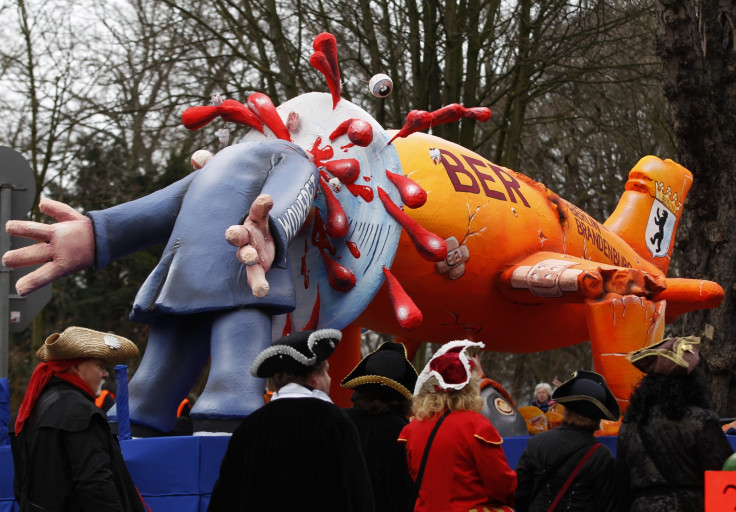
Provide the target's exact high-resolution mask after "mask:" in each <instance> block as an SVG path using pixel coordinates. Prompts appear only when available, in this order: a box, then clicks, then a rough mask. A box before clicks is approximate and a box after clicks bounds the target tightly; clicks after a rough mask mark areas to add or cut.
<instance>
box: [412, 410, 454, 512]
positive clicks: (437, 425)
mask: <svg viewBox="0 0 736 512" xmlns="http://www.w3.org/2000/svg"><path fill="white" fill-rule="evenodd" d="M448 414H450V410H449V409H448V410H446V411H445V413H444V414H443V415H442V416H440V419H438V420H437V423H435V424H434V428H433V429H432V432H431V433H430V434H429V439H427V446H426V447H425V448H424V455H422V462H421V463H420V464H419V471H417V479H416V480H414V492H413V493H412V498H411V500H409V512H413V510H414V507H416V504H417V498H418V497H419V489H420V488H421V487H422V477H423V476H424V466H426V465H427V457H429V448H430V447H431V446H432V441H433V440H434V436H435V435H436V434H437V430H438V429H439V428H440V425H442V422H443V421H445V418H446V417H447V415H448Z"/></svg>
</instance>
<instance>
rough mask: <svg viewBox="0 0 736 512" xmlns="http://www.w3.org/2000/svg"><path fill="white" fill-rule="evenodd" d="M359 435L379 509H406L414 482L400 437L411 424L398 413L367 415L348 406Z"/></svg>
mask: <svg viewBox="0 0 736 512" xmlns="http://www.w3.org/2000/svg"><path fill="white" fill-rule="evenodd" d="M346 412H347V413H348V416H350V419H351V420H353V423H355V426H356V427H357V429H358V434H360V441H361V444H362V446H363V453H364V454H365V461H366V463H367V464H368V473H370V475H371V482H372V483H373V497H374V499H375V503H376V510H377V511H380V512H406V511H407V510H409V500H410V499H411V496H412V491H413V487H414V483H413V482H412V480H411V476H410V475H409V466H408V465H407V461H406V450H405V448H404V443H399V442H398V441H397V440H398V438H399V434H400V433H401V429H402V428H404V426H406V425H407V424H408V423H409V420H408V418H406V417H404V416H403V415H402V414H400V413H399V412H388V413H386V414H368V413H367V412H365V411H363V410H361V409H356V408H352V409H347V410H346Z"/></svg>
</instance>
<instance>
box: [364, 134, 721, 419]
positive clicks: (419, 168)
mask: <svg viewBox="0 0 736 512" xmlns="http://www.w3.org/2000/svg"><path fill="white" fill-rule="evenodd" d="M393 144H395V145H396V147H397V151H398V153H399V157H400V159H401V166H402V169H404V172H405V173H407V174H408V175H409V176H410V177H411V178H412V179H413V180H414V181H415V182H416V183H417V184H419V185H420V186H421V187H422V188H423V189H424V190H426V191H427V201H426V203H425V204H424V205H423V206H422V207H420V208H417V209H414V210H411V209H406V212H407V214H408V215H409V216H410V217H411V218H412V219H413V220H414V221H416V222H417V223H418V224H419V225H421V226H423V227H424V228H426V229H427V230H429V231H431V232H432V233H435V234H436V235H439V236H440V237H441V238H443V239H444V240H446V242H447V245H448V255H447V257H446V258H445V259H444V260H442V261H440V262H436V263H435V262H428V261H426V260H424V259H422V258H420V257H418V256H417V252H416V251H415V250H414V249H413V247H412V243H411V241H410V237H409V235H408V233H407V232H406V231H405V232H403V233H402V235H401V238H400V241H399V246H398V251H397V254H396V258H395V260H394V263H393V265H392V267H391V273H392V274H393V275H394V276H396V278H397V279H398V280H399V281H400V282H401V284H402V287H403V289H404V290H405V292H406V293H407V295H408V296H409V297H411V298H412V299H413V301H414V304H415V305H416V308H417V310H419V311H421V316H422V322H421V324H420V325H416V326H412V328H406V327H402V325H401V323H400V322H399V321H397V320H396V316H395V315H394V314H393V313H392V311H393V307H392V303H391V297H390V295H391V294H390V290H389V289H388V286H384V287H383V288H382V289H381V290H380V291H379V293H378V294H377V296H376V298H375V299H374V300H373V301H372V302H371V304H370V305H369V306H368V307H367V308H366V309H365V311H364V312H363V313H362V314H361V315H360V317H359V318H358V320H357V323H358V324H360V325H362V326H364V327H368V328H370V329H373V330H376V331H378V332H384V333H390V334H393V335H396V336H400V337H401V338H403V340H404V341H406V342H408V343H410V344H411V343H414V344H416V343H418V342H422V341H425V342H436V343H442V342H444V341H447V340H450V339H458V338H466V337H467V338H471V339H477V340H482V341H483V342H484V343H485V345H486V350H492V351H499V352H517V353H522V352H523V353H528V352H539V351H543V350H549V349H553V348H559V347H564V346H568V345H572V344H576V343H580V342H583V341H586V340H590V341H591V344H592V351H593V360H594V365H595V368H596V370H597V371H599V372H601V373H603V374H604V375H605V376H606V379H607V381H608V383H609V385H610V387H611V389H612V390H613V392H614V394H615V395H616V397H617V398H618V399H619V400H620V401H621V402H622V404H623V405H625V403H626V400H627V398H628V396H629V394H630V391H631V387H632V386H633V385H634V384H635V383H636V382H637V381H638V379H639V377H640V374H639V373H638V372H637V371H636V370H635V369H634V368H633V366H632V365H631V364H629V363H628V362H627V361H626V360H625V355H626V353H627V352H629V351H632V350H636V349H639V348H641V347H643V346H646V345H649V344H652V343H654V342H656V341H659V340H660V339H661V338H662V335H663V330H664V326H665V323H670V322H672V321H673V320H674V319H675V318H677V316H679V315H681V314H682V313H685V312H687V311H691V310H695V309H704V308H713V307H716V306H718V305H719V304H720V302H721V300H722V299H723V290H722V288H721V287H720V286H719V285H718V284H716V283H713V282H710V281H704V280H696V279H673V278H667V277H666V276H667V270H668V267H669V264H670V257H671V255H672V250H673V247H674V243H675V232H676V230H677V226H678V223H679V221H680V217H681V215H682V211H683V203H684V202H685V198H686V196H687V193H688V190H689V189H690V186H691V184H692V179H693V178H692V174H691V173H690V172H689V171H688V170H687V169H685V168H683V167H682V166H680V165H678V164H677V163H675V162H673V161H671V160H660V159H659V158H656V157H654V156H647V157H645V158H642V159H641V160H640V161H639V162H638V163H637V164H636V166H635V167H634V168H633V169H632V170H631V172H630V174H629V179H628V181H627V183H626V188H625V192H624V194H623V196H622V197H621V199H620V202H619V204H618V207H617V208H616V210H615V211H614V212H613V214H612V215H611V216H610V217H609V219H608V220H607V221H606V222H605V223H603V224H601V223H599V222H598V221H596V220H595V219H593V218H592V217H591V216H590V215H588V214H587V213H585V212H584V211H583V210H581V209H580V208H578V207H576V206H575V205H573V204H571V203H569V202H567V201H565V200H564V199H562V198H560V197H559V196H558V195H557V194H555V193H554V192H552V191H550V190H549V189H547V188H546V187H545V186H544V185H542V184H540V183H537V182H534V181H533V180H531V179H529V178H528V177H526V176H524V175H523V174H519V173H516V172H514V171H511V170H509V169H505V168H503V167H500V166H497V165H494V164H493V163H491V162H489V161H488V160H486V159H485V158H483V157H482V156H479V155H477V154H475V153H473V152H472V151H470V150H468V149H466V148H463V147H461V146H458V145H455V144H452V143H449V142H447V141H444V140H441V139H438V138H436V137H432V136H429V135H424V134H418V133H417V134H413V135H411V136H409V137H408V138H406V139H397V140H395V141H394V142H393Z"/></svg>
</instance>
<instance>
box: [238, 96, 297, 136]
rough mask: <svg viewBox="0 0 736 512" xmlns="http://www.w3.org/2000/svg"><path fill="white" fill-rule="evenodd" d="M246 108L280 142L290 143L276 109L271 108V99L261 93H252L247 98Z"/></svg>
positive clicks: (287, 132) (287, 133)
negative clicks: (286, 141)
mask: <svg viewBox="0 0 736 512" xmlns="http://www.w3.org/2000/svg"><path fill="white" fill-rule="evenodd" d="M248 108H249V109H251V110H252V111H253V113H254V114H255V115H256V117H258V119H260V120H261V121H262V122H263V124H265V125H266V126H268V127H269V128H270V129H271V131H272V132H273V133H274V135H276V137H278V138H279V139H281V140H288V141H291V136H290V135H289V131H288V130H287V129H286V126H284V122H283V121H282V120H281V116H279V114H278V112H276V107H274V106H273V102H272V101H271V98H269V97H268V96H267V95H265V94H263V93H262V92H254V93H253V94H251V95H250V96H248Z"/></svg>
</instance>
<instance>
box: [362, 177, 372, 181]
mask: <svg viewBox="0 0 736 512" xmlns="http://www.w3.org/2000/svg"><path fill="white" fill-rule="evenodd" d="M363 181H371V177H370V176H363Z"/></svg>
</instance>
